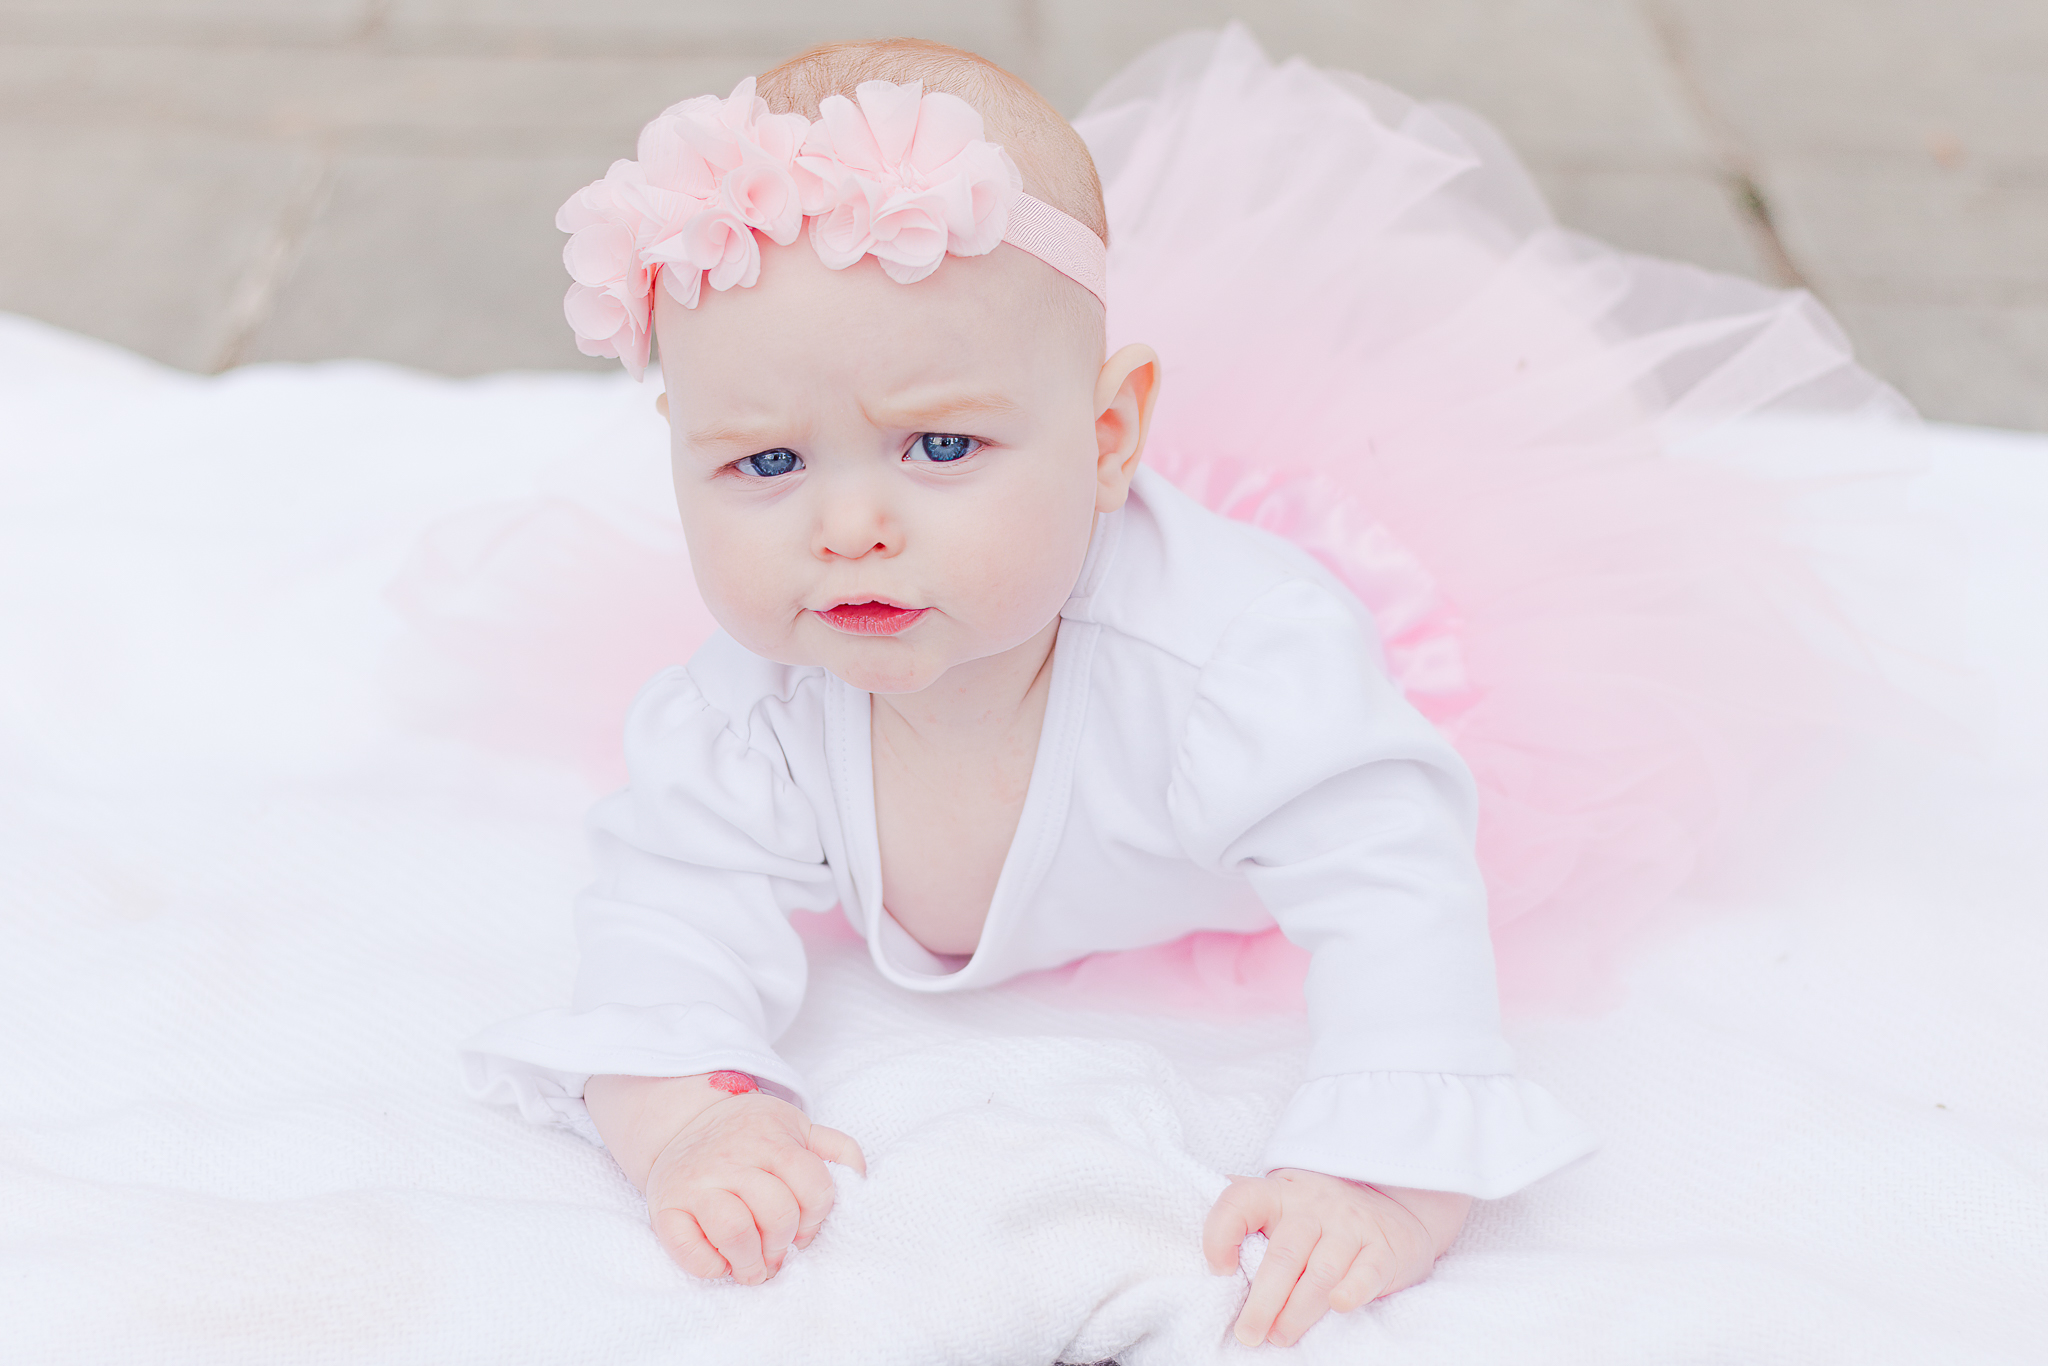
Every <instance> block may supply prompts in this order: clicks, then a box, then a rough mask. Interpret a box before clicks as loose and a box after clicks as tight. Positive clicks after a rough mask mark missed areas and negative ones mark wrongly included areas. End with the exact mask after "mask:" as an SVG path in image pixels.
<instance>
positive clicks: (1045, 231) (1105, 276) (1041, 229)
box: [1003, 194, 1109, 308]
mask: <svg viewBox="0 0 2048 1366" xmlns="http://www.w3.org/2000/svg"><path fill="white" fill-rule="evenodd" d="M1003 240H1004V241H1005V242H1008V243H1009V244H1010V245H1011V246H1013V247H1015V248H1017V249H1018V250H1019V251H1028V252H1030V253H1031V254H1032V255H1033V256H1036V257H1037V258H1038V259H1039V260H1041V261H1043V262H1045V263H1046V264H1047V265H1049V266H1051V267H1052V268H1053V269H1054V270H1056V271H1058V272H1059V273H1060V274H1062V275H1064V276H1066V277H1067V278H1068V279H1069V280H1072V281H1073V282H1074V283H1075V284H1077V285H1079V286H1081V288H1083V289H1085V290H1087V291H1088V292H1089V293H1090V294H1093V295H1094V296H1095V297H1096V299H1097V300H1099V301H1100V302H1101V304H1102V306H1103V307H1104V308H1107V307H1109V248H1108V247H1106V246H1104V245H1103V244H1102V239H1101V238H1100V237H1097V236H1096V235H1095V233H1094V231H1093V230H1092V229H1091V228H1089V226H1088V225H1087V224H1085V223H1083V222H1082V221H1081V220H1080V219H1078V218H1073V217H1070V216H1069V215H1067V214H1064V213H1061V212H1060V211H1059V210H1058V209H1055V208H1054V207H1053V206H1052V205H1050V204H1048V203H1046V202H1045V201H1044V200H1043V199H1036V198H1033V197H1032V196H1031V195H1028V194H1020V195H1018V196H1017V198H1016V199H1015V200H1013V201H1012V202H1011V204H1010V225H1009V226H1008V227H1007V228H1005V229H1003Z"/></svg>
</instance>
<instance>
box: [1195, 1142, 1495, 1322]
mask: <svg viewBox="0 0 2048 1366" xmlns="http://www.w3.org/2000/svg"><path fill="white" fill-rule="evenodd" d="M1471 1207H1472V1198H1471V1197H1470V1196H1466V1195H1451V1194H1446V1193H1444V1192H1442V1191H1411V1190H1403V1189H1400V1188H1397V1187H1392V1186H1390V1187H1387V1188H1385V1189H1381V1188H1378V1187H1375V1186H1368V1185H1364V1184H1363V1183H1361V1182H1357V1181H1346V1180H1344V1179H1343V1178H1341V1177H1336V1176H1325V1175H1323V1174H1322V1173H1321V1172H1308V1171H1301V1170H1299V1169H1297V1168H1293V1167H1281V1168H1279V1169H1277V1170H1275V1171H1274V1173H1273V1174H1272V1175H1271V1176H1267V1177H1257V1178H1254V1177H1248V1176H1233V1177H1231V1178H1230V1189H1229V1190H1226V1191H1224V1192H1223V1194H1222V1196H1221V1197H1220V1198H1219V1199H1218V1200H1217V1201H1216V1207H1215V1208H1214V1209H1212V1210H1210V1211H1209V1218H1208V1221H1207V1222H1206V1223H1205V1224H1204V1225H1203V1227H1202V1250H1203V1251H1204V1252H1205V1253H1207V1254H1208V1258H1209V1269H1210V1270H1211V1271H1214V1272H1215V1273H1216V1274H1217V1275H1219V1276H1227V1275H1229V1274H1230V1273H1231V1272H1233V1271H1235V1270H1237V1251H1238V1245H1239V1244H1240V1243H1242V1242H1243V1241H1244V1240H1245V1237H1246V1236H1247V1235H1248V1234H1251V1233H1253V1232H1257V1231H1259V1230H1264V1232H1265V1234H1266V1238H1267V1246H1266V1259H1265V1261H1263V1262H1261V1263H1260V1264H1259V1269H1258V1272H1257V1274H1256V1275H1254V1276H1253V1277H1252V1289H1251V1294H1250V1295H1249V1296H1247V1297H1246V1299H1245V1303H1244V1312H1243V1313H1241V1314H1239V1315H1238V1317H1237V1340H1238V1341H1239V1342H1242V1343H1244V1344H1245V1345H1246V1346H1255V1345H1256V1344H1258V1343H1260V1342H1272V1343H1275V1344H1277V1345H1279V1346H1282V1347H1291V1346H1293V1345H1294V1343H1295V1342H1297V1341H1298V1340H1300V1338H1301V1335H1302V1334H1303V1333H1306V1332H1307V1331H1308V1330H1309V1329H1310V1328H1311V1327H1313V1326H1314V1324H1315V1322H1316V1320H1318V1319H1320V1318H1321V1317H1322V1316H1323V1314H1324V1312H1325V1311H1327V1310H1331V1309H1334V1310H1336V1311H1337V1312H1338V1313H1340V1314H1341V1313H1344V1312H1346V1311H1347V1310H1351V1309H1355V1308H1357V1307H1358V1306H1359V1305H1361V1304H1365V1303H1368V1302H1369V1301H1372V1300H1376V1299H1379V1298H1380V1297H1381V1296H1383V1295H1391V1294H1393V1293H1394V1292H1395V1291H1396V1290H1405V1289H1407V1288H1408V1287H1409V1286H1411V1285H1414V1284H1415V1283H1416V1282H1418V1281H1422V1280H1426V1279H1428V1277H1429V1272H1430V1268H1431V1267H1432V1266H1433V1265H1435V1263H1436V1259H1437V1258H1438V1257H1439V1256H1441V1255H1442V1254H1443V1251H1444V1249H1445V1248H1447V1247H1449V1246H1450V1244H1451V1240H1452V1239H1453V1238H1455V1237H1457V1236H1458V1230H1459V1229H1460V1228H1461V1227H1463V1226H1464V1223H1465V1214H1466V1212H1467V1211H1468V1210H1469V1209H1470V1208H1471Z"/></svg>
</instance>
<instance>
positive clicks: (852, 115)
mask: <svg viewBox="0 0 2048 1366" xmlns="http://www.w3.org/2000/svg"><path fill="white" fill-rule="evenodd" d="M923 91H924V86H923V84H922V82H918V81H912V82H911V83H910V84H908V85H896V84H893V83H891V82H889V81H864V82H862V83H861V84H860V85H859V86H857V87H856V88H855V89H854V97H855V98H854V100H849V99H847V98H846V97H845V96H843V95H828V96H826V97H825V99H824V100H823V101H821V102H820V103H819V105H818V121H817V122H816V123H814V124H812V125H811V128H810V132H809V133H808V134H807V135H806V136H805V138H804V143H803V150H802V153H801V154H800V155H799V156H798V157H797V158H796V171H797V178H798V183H799V184H800V185H801V186H802V189H803V209H804V213H805V214H806V215H808V216H809V217H810V219H811V248H812V250H814V251H816V252H817V253H818V259H819V260H821V261H823V262H824V263H825V264H826V265H828V266H831V267H833V268H834V269H844V268H845V267H846V266H849V265H852V264H853V263H854V262H855V261H857V260H859V259H860V258H861V257H862V256H865V255H867V254H869V253H873V255H874V256H875V258H876V259H877V260H878V261H880V262H881V264H882V269H883V270H884V271H886V272H887V273H888V275H889V278H890V279H892V280H895V281H898V282H899V283H902V284H911V283H915V282H916V281H918V280H922V279H924V278H925V277H926V276H927V275H930V274H931V273H932V272H933V271H934V270H936V269H937V268H938V265H939V262H940V261H941V260H943V259H944V258H945V257H946V256H947V255H948V254H951V255H954V256H980V255H982V254H984V253H985V252H989V251H993V250H995V248H996V245H997V244H998V243H1000V242H1001V241H1002V240H1003V230H1004V229H1005V228H1006V227H1008V225H1009V211H1010V205H1011V204H1013V203H1015V202H1016V199H1017V196H1018V195H1020V194H1022V193H1023V190H1024V178H1023V176H1022V175H1021V174H1020V173H1019V172H1018V170H1017V166H1016V163H1015V162H1013V161H1011V160H1010V155H1009V153H1007V152H1005V151H1004V150H1003V149H1002V148H1000V147H997V146H995V145H994V144H993V143H990V142H987V141H984V140H983V139H982V132H983V124H982V120H981V115H980V114H979V113H977V112H975V110H974V107H973V106H972V105H969V104H968V103H967V102H966V101H965V100H962V99H960V98H958V97H957V96H954V95H948V94H945V93H943V92H940V91H934V92H933V93H931V94H929V95H927V94H924V93H923ZM855 100H857V101H858V104H856V103H855Z"/></svg>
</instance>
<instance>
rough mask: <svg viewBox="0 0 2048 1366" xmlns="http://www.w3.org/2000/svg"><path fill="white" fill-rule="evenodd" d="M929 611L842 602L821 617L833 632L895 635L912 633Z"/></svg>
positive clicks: (857, 634)
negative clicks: (908, 631) (920, 618)
mask: <svg viewBox="0 0 2048 1366" xmlns="http://www.w3.org/2000/svg"><path fill="white" fill-rule="evenodd" d="M927 610H929V609H927V608H923V607H897V606H895V605H893V604H891V603H886V602H842V603H840V604H839V605H838V606H837V607H828V608H826V609H825V610H824V611H822V612H820V613H818V615H819V616H821V617H823V618H824V619H825V622H826V624H827V625H829V626H831V627H832V629H833V630H835V631H844V632H846V633H847V634H848V635H853V636H893V635H895V634H896V633H897V632H899V631H907V630H909V629H910V627H911V625H912V624H913V623H915V622H916V621H917V619H918V618H919V617H921V616H923V615H924V614H925V612H926V611H927Z"/></svg>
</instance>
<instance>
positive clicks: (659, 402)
mask: <svg viewBox="0 0 2048 1366" xmlns="http://www.w3.org/2000/svg"><path fill="white" fill-rule="evenodd" d="M654 411H655V412H657V413H660V414H661V416H662V419H663V420H664V421H666V420H667V418H668V390H666V389H664V390H662V391H661V392H660V393H658V394H656V395H655V396H654Z"/></svg>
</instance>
